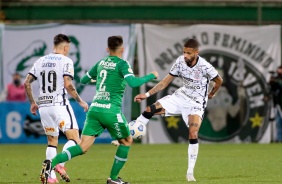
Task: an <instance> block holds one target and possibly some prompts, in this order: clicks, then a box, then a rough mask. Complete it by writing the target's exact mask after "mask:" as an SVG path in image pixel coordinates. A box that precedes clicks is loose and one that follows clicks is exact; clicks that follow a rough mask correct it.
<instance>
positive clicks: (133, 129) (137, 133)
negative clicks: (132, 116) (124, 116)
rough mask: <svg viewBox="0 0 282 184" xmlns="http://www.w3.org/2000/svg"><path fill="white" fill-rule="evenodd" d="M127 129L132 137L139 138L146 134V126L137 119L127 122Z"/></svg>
mask: <svg viewBox="0 0 282 184" xmlns="http://www.w3.org/2000/svg"><path fill="white" fill-rule="evenodd" d="M129 130H130V134H131V136H132V138H133V139H141V138H142V137H143V136H144V135H146V126H145V125H144V124H143V123H141V122H140V121H137V120H133V121H131V122H129Z"/></svg>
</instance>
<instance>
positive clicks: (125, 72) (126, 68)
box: [119, 61, 134, 78]
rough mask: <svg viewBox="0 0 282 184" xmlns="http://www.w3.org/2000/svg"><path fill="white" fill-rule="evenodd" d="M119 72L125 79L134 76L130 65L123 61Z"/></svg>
mask: <svg viewBox="0 0 282 184" xmlns="http://www.w3.org/2000/svg"><path fill="white" fill-rule="evenodd" d="M119 71H120V73H121V74H122V76H123V77H124V78H126V77H129V76H134V73H133V70H132V68H131V66H130V64H129V63H128V62H126V61H122V62H120V63H119Z"/></svg>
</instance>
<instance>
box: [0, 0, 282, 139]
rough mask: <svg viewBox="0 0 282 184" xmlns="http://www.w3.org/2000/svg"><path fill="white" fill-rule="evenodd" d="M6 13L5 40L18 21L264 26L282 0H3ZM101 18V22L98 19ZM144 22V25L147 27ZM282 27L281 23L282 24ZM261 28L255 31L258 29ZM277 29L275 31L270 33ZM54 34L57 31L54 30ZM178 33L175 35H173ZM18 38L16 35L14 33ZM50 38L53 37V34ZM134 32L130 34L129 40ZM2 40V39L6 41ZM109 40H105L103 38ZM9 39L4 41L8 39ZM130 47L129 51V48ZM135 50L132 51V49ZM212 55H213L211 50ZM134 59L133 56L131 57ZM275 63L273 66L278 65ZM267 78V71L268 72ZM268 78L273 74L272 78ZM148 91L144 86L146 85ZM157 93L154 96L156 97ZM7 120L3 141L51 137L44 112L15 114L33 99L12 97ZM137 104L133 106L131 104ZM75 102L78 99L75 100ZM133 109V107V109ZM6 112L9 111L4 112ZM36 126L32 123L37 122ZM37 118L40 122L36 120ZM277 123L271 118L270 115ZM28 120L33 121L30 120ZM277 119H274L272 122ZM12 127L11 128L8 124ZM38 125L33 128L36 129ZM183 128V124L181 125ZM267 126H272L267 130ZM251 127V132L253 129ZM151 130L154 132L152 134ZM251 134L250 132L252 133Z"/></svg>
mask: <svg viewBox="0 0 282 184" xmlns="http://www.w3.org/2000/svg"><path fill="white" fill-rule="evenodd" d="M0 3H1V4H0V9H1V13H0V18H1V20H2V25H1V26H2V28H3V30H4V31H3V32H4V34H3V36H2V41H3V40H5V29H6V30H7V28H11V27H13V28H15V27H17V26H19V27H22V26H30V25H35V24H36V25H38V24H47V23H48V24H54V23H55V24H58V23H59V24H67V25H81V24H88V25H89V24H90V25H93V24H95V25H96V26H101V23H103V24H104V23H106V24H107V26H118V25H128V26H129V27H130V26H132V25H135V24H141V28H142V25H145V24H148V23H149V24H155V25H163V24H175V25H174V26H176V24H177V25H179V26H194V25H200V26H201V25H204V24H212V25H228V26H234V25H235V26H238V27H239V26H255V27H258V28H259V27H261V26H266V25H281V23H282V1H280V0H269V1H267V0H261V1H260V0H248V1H241V0H230V1H220V0H209V1H207V0H206V1H204V0H203V1H190V0H186V1H184V0H183V1H182V0H176V1H173V0H166V1H154V0H145V1H122V0H115V1H114V0H112V1H90V0H88V1H75V0H72V1H65V0H57V1H48V0H40V1H32V0H18V1H16V0H10V1H9V0H6V1H5V0H3V1H0ZM97 23H99V24H97ZM103 26H104V25H103ZM143 28H144V27H143ZM280 30H281V27H280ZM82 34H83V31H82ZM254 34H255V33H254ZM269 34H270V35H271V33H269ZM48 36H49V38H51V37H52V36H53V35H51V36H50V35H48ZM171 37H172V38H173V37H174V35H172V36H171ZM262 37H263V38H265V39H267V37H268V35H267V34H266V35H262ZM279 38H280V39H279V40H278V41H279V42H280V45H281V31H280V35H279ZM11 39H12V37H11ZM23 40H24V39H18V40H16V41H15V40H6V42H5V43H9V41H11V42H12V41H13V42H14V41H15V42H24V41H23ZM47 40H49V42H50V41H51V39H47ZM129 40H130V38H128V41H129ZM2 41H1V42H2ZM100 42H103V41H100ZM2 43H3V42H2ZM6 46H7V47H8V46H9V45H6V44H1V47H2V49H1V50H5V47H6ZM9 47H11V49H10V50H9V52H14V50H13V49H12V48H13V45H10V46H9ZM134 51H135V52H133V54H132V53H131V55H130V54H129V55H128V57H130V58H131V62H132V65H133V66H134V69H135V73H137V74H138V73H139V72H140V70H144V68H143V69H142V68H140V61H139V57H140V56H139V54H140V52H137V49H134ZM128 52H129V51H128ZM131 52H132V51H131ZM278 52H279V53H278V54H277V55H280V58H279V60H280V59H281V46H280V50H279V51H278ZM4 57H5V55H3V54H1V89H3V87H4V83H5V82H4V76H3V74H4V67H5V66H4V64H3V63H4V61H3V58H4ZM207 57H208V56H207ZM127 59H129V58H127ZM275 62H276V65H275V66H277V65H279V64H280V63H281V60H280V61H275ZM275 66H273V68H275ZM266 78H267V77H266ZM266 80H267V79H266ZM139 90H140V89H133V91H132V92H131V91H130V90H129V91H128V93H129V95H126V97H127V98H126V100H125V103H127V104H126V105H127V107H129V108H125V109H124V110H126V115H127V118H128V120H130V119H135V118H136V117H137V116H138V115H139V114H140V111H141V110H142V109H143V108H144V105H145V104H144V103H143V107H140V106H139V105H138V104H136V103H130V104H128V102H131V100H132V97H131V98H130V99H129V97H130V96H131V94H133V96H134V94H136V93H138V92H139ZM141 91H142V88H141ZM154 98H155V97H153V98H152V100H151V101H148V103H151V102H152V101H153V100H154ZM0 105H1V107H0V108H1V112H3V113H1V115H2V117H1V120H2V119H4V120H6V121H4V122H3V121H2V122H1V129H0V130H1V132H0V142H5V143H41V142H42V143H45V138H44V137H43V136H41V135H42V130H40V124H39V123H38V117H37V118H35V120H34V117H30V116H27V115H26V114H25V115H24V116H25V117H24V118H22V117H19V116H21V115H19V116H18V114H14V113H11V112H14V109H15V108H16V109H17V111H18V112H23V111H24V110H25V111H26V110H28V107H29V104H28V103H27V104H12V103H1V104H0ZM131 105H132V107H131ZM74 106H75V103H74ZM74 108H75V109H77V110H76V113H77V114H79V115H77V117H78V118H82V120H79V121H80V122H81V123H83V117H81V115H80V114H81V112H79V110H78V109H79V108H77V107H74ZM128 110H132V112H130V111H128ZM4 112H5V113H4ZM266 113H267V114H264V115H263V116H264V117H265V118H267V121H268V119H269V118H271V116H272V115H271V114H270V113H271V111H270V110H267V111H266ZM4 115H5V116H4ZM3 116H4V117H3ZM157 121H158V123H159V124H162V126H163V127H167V124H166V123H167V121H165V120H164V121H163V122H162V121H160V120H158V119H157ZM32 122H33V125H34V126H30V124H32ZM34 122H35V123H34ZM268 122H270V123H273V122H271V121H268ZM27 125H28V126H27ZM269 125H272V124H269ZM7 127H10V128H7ZM32 127H33V129H35V131H31V129H32ZM153 128H154V127H149V131H151V132H154V133H153V135H152V136H158V131H160V130H159V127H156V130H154V129H153ZM273 128H274V126H268V130H267V132H268V134H267V135H268V137H267V138H265V139H264V140H263V141H261V140H260V139H256V138H252V137H251V136H246V137H247V138H246V139H242V140H240V142H260V141H261V142H270V141H271V140H273V139H274V138H275V137H273V136H274V133H273V131H274V129H273ZM181 130H183V128H182V129H181ZM263 131H266V130H263ZM164 132H165V135H166V136H167V137H169V138H168V141H167V142H187V138H185V137H177V138H174V135H178V134H180V133H181V134H182V133H183V134H185V132H183V131H181V132H179V131H170V130H169V129H165V130H164ZM248 133H250V135H251V132H247V134H248ZM148 135H151V134H148ZM248 137H250V138H248ZM151 140H154V138H152V137H147V139H143V141H144V142H150V143H154V142H152V141H151ZM97 141H98V142H101V143H102V142H109V141H110V138H109V137H108V136H107V134H105V135H104V137H102V139H100V140H97ZM202 141H203V142H204V141H208V142H210V141H220V142H226V141H227V142H236V141H238V140H237V139H234V137H232V139H231V138H223V139H212V138H210V137H209V138H208V139H207V140H206V139H203V140H202ZM157 143H162V142H161V141H159V142H157ZM164 143H166V142H164Z"/></svg>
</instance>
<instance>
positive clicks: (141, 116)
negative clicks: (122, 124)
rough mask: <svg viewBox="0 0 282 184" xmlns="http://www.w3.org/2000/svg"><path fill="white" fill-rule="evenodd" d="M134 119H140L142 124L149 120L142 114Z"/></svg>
mask: <svg viewBox="0 0 282 184" xmlns="http://www.w3.org/2000/svg"><path fill="white" fill-rule="evenodd" d="M136 120H137V121H141V122H142V123H143V124H144V125H147V124H148V122H149V119H147V118H145V117H144V116H143V115H142V114H141V115H140V116H139V117H138V118H137V119H136Z"/></svg>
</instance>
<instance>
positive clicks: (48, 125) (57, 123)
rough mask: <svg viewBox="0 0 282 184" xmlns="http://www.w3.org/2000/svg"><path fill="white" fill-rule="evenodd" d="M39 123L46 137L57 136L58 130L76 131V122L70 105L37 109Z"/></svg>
mask: <svg viewBox="0 0 282 184" xmlns="http://www.w3.org/2000/svg"><path fill="white" fill-rule="evenodd" d="M39 113H40V118H41V123H42V126H43V129H44V131H45V134H46V135H51V136H58V135H59V129H60V130H61V131H62V132H65V131H66V130H68V129H78V125H77V121H76V118H75V116H74V113H73V109H72V107H71V106H70V105H66V106H49V107H40V108H39Z"/></svg>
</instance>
